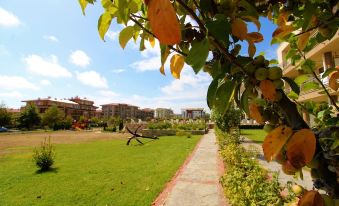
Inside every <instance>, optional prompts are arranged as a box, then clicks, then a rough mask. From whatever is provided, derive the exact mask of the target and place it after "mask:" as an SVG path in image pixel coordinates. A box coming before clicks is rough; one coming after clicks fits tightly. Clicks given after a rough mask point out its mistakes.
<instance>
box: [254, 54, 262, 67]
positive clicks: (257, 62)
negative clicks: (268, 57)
mask: <svg viewBox="0 0 339 206" xmlns="http://www.w3.org/2000/svg"><path fill="white" fill-rule="evenodd" d="M253 63H254V65H256V66H264V65H265V57H264V56H261V55H259V56H257V57H255V58H254V60H253Z"/></svg>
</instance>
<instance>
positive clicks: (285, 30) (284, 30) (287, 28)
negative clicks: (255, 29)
mask: <svg viewBox="0 0 339 206" xmlns="http://www.w3.org/2000/svg"><path fill="white" fill-rule="evenodd" d="M292 31H294V28H293V26H292V25H284V26H281V27H278V28H277V29H276V30H275V31H274V32H273V34H272V37H273V38H284V37H285V36H286V35H288V34H290V33H291V32H292Z"/></svg>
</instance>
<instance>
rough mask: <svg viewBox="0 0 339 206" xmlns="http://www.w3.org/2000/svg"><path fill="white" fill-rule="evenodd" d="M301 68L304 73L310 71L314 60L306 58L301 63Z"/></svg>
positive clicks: (312, 69)
mask: <svg viewBox="0 0 339 206" xmlns="http://www.w3.org/2000/svg"><path fill="white" fill-rule="evenodd" d="M301 69H302V70H303V71H304V72H305V73H308V74H309V73H312V72H313V71H314V69H315V62H314V61H312V60H310V59H306V60H305V61H303V62H302V63H301Z"/></svg>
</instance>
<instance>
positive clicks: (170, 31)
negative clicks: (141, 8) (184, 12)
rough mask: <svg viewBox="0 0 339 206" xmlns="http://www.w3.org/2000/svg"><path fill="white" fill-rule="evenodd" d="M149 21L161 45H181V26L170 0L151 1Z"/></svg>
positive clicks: (149, 2)
mask: <svg viewBox="0 0 339 206" xmlns="http://www.w3.org/2000/svg"><path fill="white" fill-rule="evenodd" d="M148 19H149V21H150V25H151V29H152V31H153V33H154V34H155V36H156V37H157V38H158V39H159V41H160V43H162V44H165V45H173V44H178V43H180V41H181V30H180V25H179V22H178V19H177V15H176V12H175V10H174V8H173V6H172V4H171V2H170V0H149V1H148Z"/></svg>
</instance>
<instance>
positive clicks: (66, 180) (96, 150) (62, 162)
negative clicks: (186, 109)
mask: <svg viewBox="0 0 339 206" xmlns="http://www.w3.org/2000/svg"><path fill="white" fill-rule="evenodd" d="M199 139H200V136H192V138H186V137H177V136H171V137H160V140H156V141H151V142H148V143H146V144H145V145H143V146H138V145H136V144H135V143H134V145H131V146H126V145H125V144H126V141H125V140H105V141H95V142H90V143H75V144H67V145H65V144H60V145H55V149H56V159H55V165H54V166H53V167H54V169H53V170H52V171H50V172H47V173H37V172H36V171H37V169H36V167H35V165H34V163H33V162H32V152H22V153H20V154H9V155H6V156H0V182H1V184H0V205H2V206H7V205H16V206H20V205H114V206H117V205H123V206H128V205H150V204H151V203H152V201H153V200H154V199H155V198H156V197H157V195H158V194H159V193H160V192H161V191H162V189H163V187H164V186H165V183H166V182H168V181H169V180H170V179H171V178H172V176H173V175H174V174H175V172H176V171H177V169H178V168H179V167H180V165H181V164H182V163H183V162H184V160H185V158H186V157H187V155H188V154H189V153H190V152H191V151H192V150H193V148H194V146H195V145H196V143H197V142H198V140H199ZM32 149H33V148H32Z"/></svg>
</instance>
